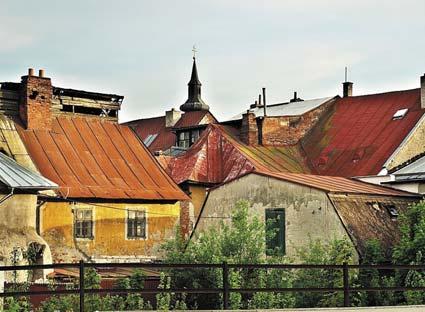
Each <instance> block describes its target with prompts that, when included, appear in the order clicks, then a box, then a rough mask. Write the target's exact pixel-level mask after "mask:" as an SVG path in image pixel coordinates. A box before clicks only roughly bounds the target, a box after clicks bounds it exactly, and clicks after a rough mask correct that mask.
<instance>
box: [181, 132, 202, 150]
mask: <svg viewBox="0 0 425 312" xmlns="http://www.w3.org/2000/svg"><path fill="white" fill-rule="evenodd" d="M200 134H201V130H199V129H194V130H186V131H181V132H179V133H178V136H177V146H178V147H181V148H189V147H191V146H192V145H193V143H195V142H196V141H197V140H198V139H199V135H200Z"/></svg>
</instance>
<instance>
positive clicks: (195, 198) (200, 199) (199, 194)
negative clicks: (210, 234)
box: [189, 185, 207, 221]
mask: <svg viewBox="0 0 425 312" xmlns="http://www.w3.org/2000/svg"><path fill="white" fill-rule="evenodd" d="M189 191H190V198H191V201H192V204H193V213H194V218H195V221H196V219H198V216H199V213H200V211H201V208H202V205H203V204H204V200H205V197H206V196H207V192H206V187H205V186H198V185H190V187H189Z"/></svg>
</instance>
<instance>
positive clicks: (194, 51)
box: [192, 45, 198, 59]
mask: <svg viewBox="0 0 425 312" xmlns="http://www.w3.org/2000/svg"><path fill="white" fill-rule="evenodd" d="M192 52H193V59H195V58H196V52H198V50H196V46H195V45H193V49H192Z"/></svg>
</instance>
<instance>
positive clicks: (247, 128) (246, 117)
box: [241, 110, 258, 145]
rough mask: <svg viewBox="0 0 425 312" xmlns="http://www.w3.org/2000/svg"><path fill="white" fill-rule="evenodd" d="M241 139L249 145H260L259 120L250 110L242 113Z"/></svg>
mask: <svg viewBox="0 0 425 312" xmlns="http://www.w3.org/2000/svg"><path fill="white" fill-rule="evenodd" d="M241 140H242V142H244V143H245V144H247V145H258V127H257V121H256V119H255V114H254V113H252V112H251V111H249V110H248V111H247V112H246V113H245V114H243V115H242V127H241Z"/></svg>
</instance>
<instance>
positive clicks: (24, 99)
mask: <svg viewBox="0 0 425 312" xmlns="http://www.w3.org/2000/svg"><path fill="white" fill-rule="evenodd" d="M52 92H53V89H52V82H51V80H50V78H44V77H37V76H30V75H28V76H23V77H22V81H21V94H20V102H19V116H20V117H21V120H22V122H23V124H24V126H25V127H26V128H27V129H46V130H49V129H51V128H52V118H51V111H50V109H51V100H52Z"/></svg>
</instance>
